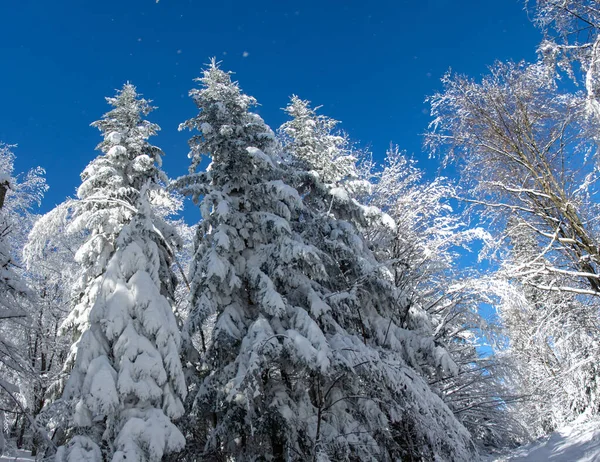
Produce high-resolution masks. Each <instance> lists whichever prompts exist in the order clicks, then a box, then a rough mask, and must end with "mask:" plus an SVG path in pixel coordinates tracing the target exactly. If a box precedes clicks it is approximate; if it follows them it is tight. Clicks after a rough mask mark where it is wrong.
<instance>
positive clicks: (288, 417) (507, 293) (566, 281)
mask: <svg viewBox="0 0 600 462" xmlns="http://www.w3.org/2000/svg"><path fill="white" fill-rule="evenodd" d="M531 12H532V13H533V14H535V21H536V22H537V23H538V25H539V26H540V27H541V28H542V30H543V31H544V34H545V39H544V41H543V42H542V44H541V45H540V48H539V60H538V61H537V62H535V63H510V62H509V63H497V64H495V65H493V66H492V67H491V68H490V70H489V73H488V74H486V75H485V76H484V77H483V78H482V79H480V80H474V79H471V78H469V77H466V76H460V75H454V74H448V75H447V76H445V78H444V80H443V83H444V89H443V90H442V91H441V92H440V93H438V94H436V95H434V96H432V97H431V98H430V104H431V108H432V116H433V122H432V124H431V126H430V129H429V131H428V133H427V134H426V137H425V145H426V146H427V147H428V149H429V150H430V152H432V153H433V154H435V155H438V156H439V157H440V158H441V159H442V160H443V161H444V162H445V163H450V162H452V163H454V164H455V165H456V166H457V167H458V171H459V178H457V179H456V181H454V180H449V179H447V178H443V177H438V178H436V179H434V180H431V181H429V180H426V179H425V177H424V175H423V172H422V171H421V170H419V168H418V167H417V166H416V164H415V162H414V161H413V160H412V159H411V158H409V157H407V156H406V155H405V154H404V153H403V152H402V151H401V150H400V149H399V148H398V147H395V146H393V147H391V148H390V150H389V151H388V152H387V154H386V156H385V160H384V162H382V163H381V164H379V163H377V162H374V161H373V160H372V158H371V157H370V156H369V155H367V154H366V153H364V152H363V151H361V150H359V149H358V148H356V146H355V145H354V144H353V143H351V142H350V141H349V139H348V137H347V135H345V134H344V133H342V132H340V131H339V130H338V129H337V121H335V120H332V119H330V118H328V117H326V116H324V115H321V114H319V113H317V111H316V109H315V108H314V107H312V106H311V105H310V103H309V102H308V101H304V100H302V99H300V98H299V97H296V96H294V97H292V98H291V100H290V102H289V104H288V106H287V107H286V109H285V111H286V113H287V115H288V116H289V120H288V121H287V122H286V123H284V124H283V125H282V126H281V127H280V128H279V129H278V130H277V131H276V132H273V131H272V130H271V129H270V128H269V127H268V126H267V125H266V124H265V122H264V121H263V120H262V119H261V118H260V117H259V116H258V115H257V114H255V113H253V112H252V108H253V107H254V106H256V105H257V101H256V100H255V99H254V98H253V97H251V96H248V95H246V94H244V93H243V92H242V90H241V89H240V87H239V85H238V84H237V83H236V82H233V81H232V80H231V75H230V74H229V73H227V72H225V71H223V70H222V69H221V68H220V66H219V64H218V63H217V62H215V61H214V60H213V61H212V63H211V64H210V65H209V66H208V67H207V68H206V69H205V70H204V72H203V75H202V77H201V78H200V79H199V82H200V84H199V88H197V89H193V90H192V91H191V92H190V97H191V99H192V101H193V102H194V104H195V105H196V107H197V109H198V114H197V116H196V117H194V118H192V119H190V120H188V121H185V122H184V123H182V124H181V126H180V129H185V130H189V131H190V132H191V134H192V137H191V138H190V140H189V146H190V152H189V156H188V157H189V159H190V166H189V173H188V174H187V175H185V176H183V177H181V178H178V179H175V180H171V179H169V178H168V177H167V175H166V174H165V173H164V172H163V171H162V169H161V159H162V156H163V155H164V153H163V151H162V150H161V149H160V148H159V147H157V146H154V145H153V144H151V143H150V141H149V140H150V138H151V137H153V136H155V135H157V133H158V131H159V129H160V128H159V127H158V126H157V125H156V124H154V123H152V122H150V121H149V120H147V117H148V115H149V113H150V112H151V111H152V110H153V107H152V106H151V104H150V102H149V101H148V100H146V99H144V98H142V97H141V96H140V95H139V94H138V93H137V91H136V88H135V87H134V86H133V85H131V84H126V85H124V86H123V88H122V89H121V90H119V91H118V92H117V94H116V95H115V96H114V97H111V98H107V101H108V103H109V105H110V106H111V109H110V110H109V112H107V113H106V114H104V116H103V117H102V118H101V119H100V120H98V121H97V122H94V123H93V124H92V125H93V126H95V127H96V128H98V129H99V131H100V133H101V135H102V141H101V143H100V144H99V145H98V146H97V150H98V152H99V154H98V156H97V157H96V158H95V159H94V160H92V162H90V164H89V165H88V166H87V167H86V168H85V170H84V171H83V172H82V174H81V181H82V182H81V185H80V186H79V188H78V190H77V197H76V198H73V199H67V200H65V202H63V203H62V204H60V205H58V206H57V207H56V208H55V209H54V210H52V211H51V212H49V213H48V214H46V215H44V216H37V215H35V213H34V208H33V207H34V205H35V204H36V203H39V202H40V201H41V200H42V196H43V192H44V191H45V188H46V185H45V182H44V180H43V170H41V169H35V170H33V171H32V172H29V173H28V174H27V175H24V176H23V175H20V176H19V175H16V174H15V173H14V172H13V162H14V154H13V150H14V149H13V148H12V147H11V146H6V145H4V146H3V147H2V148H1V149H0V199H1V200H0V318H1V321H0V334H1V336H0V389H1V391H0V421H1V422H2V423H3V428H4V430H5V431H4V432H2V439H1V441H0V442H1V443H2V447H3V448H5V449H7V450H10V448H11V447H12V446H13V445H16V446H18V447H23V448H26V449H30V450H32V451H33V453H34V454H38V455H40V457H43V458H46V459H48V460H56V461H71V462H75V461H77V462H79V461H98V462H99V461H106V460H111V461H131V460H136V461H159V460H175V459H176V460H189V461H194V460H215V461H219V460H223V461H224V460H240V461H244V460H304V459H305V460H314V461H327V460H378V461H385V460H390V461H394V460H414V461H421V460H424V461H429V460H447V461H460V460H472V459H473V457H476V455H477V454H478V453H479V452H480V451H485V450H489V449H491V448H500V447H503V446H507V445H516V444H520V443H522V442H524V441H526V440H527V439H528V438H530V437H532V436H537V435H539V434H543V433H545V432H548V431H551V430H553V429H555V428H557V427H558V426H560V425H562V424H564V423H567V422H569V421H571V420H573V419H575V418H577V417H578V416H580V415H581V414H589V415H593V414H596V413H598V390H599V388H598V382H599V380H600V379H599V378H598V375H597V372H596V368H597V366H596V362H597V361H596V360H597V358H598V349H599V348H600V347H599V343H598V337H599V335H598V322H599V319H598V301H597V300H598V295H600V275H598V264H600V250H599V249H600V239H599V235H598V223H597V222H598V218H597V217H598V216H599V213H598V212H599V210H598V201H597V198H596V193H597V180H598V171H599V170H598V158H597V137H598V133H599V131H598V128H600V127H599V121H600V119H599V116H600V109H598V108H600V102H599V101H598V99H597V93H598V92H599V91H600V90H598V88H597V87H598V83H597V82H598V70H599V69H598V59H599V58H598V56H599V55H598V51H597V49H598V43H599V40H598V38H597V32H598V24H600V22H599V20H600V17H599V16H598V15H599V14H600V13H599V12H600V5H597V3H596V2H592V1H581V2H568V1H567V2H564V1H560V2H558V1H550V0H539V1H538V2H537V3H536V4H535V5H531ZM169 155H171V154H169ZM204 158H208V160H209V165H208V166H207V167H206V168H203V165H204V163H203V162H202V161H203V159H204ZM185 197H189V198H191V199H192V201H193V203H194V204H196V205H197V206H198V207H199V208H200V212H201V216H202V219H201V221H200V222H199V223H197V224H194V225H193V226H189V224H186V223H185V222H184V221H183V220H182V219H181V218H180V216H181V212H182V207H183V203H184V201H183V199H184V198H185ZM454 203H458V204H459V207H458V209H457V210H453V209H452V207H451V206H450V204H454ZM477 226H479V227H477ZM472 246H477V247H481V246H482V250H481V252H480V253H479V258H480V259H486V260H487V261H488V263H489V270H487V271H485V272H484V271H479V270H477V269H476V268H466V267H465V265H464V263H462V259H463V255H464V253H465V252H466V251H469V248H470V247H472ZM483 305H491V306H493V307H494V308H495V309H496V310H497V313H498V320H499V323H496V322H495V320H494V319H490V316H489V315H488V316H482V315H481V314H480V311H481V307H482V306H483ZM484 344H487V345H489V346H491V347H492V348H493V349H494V354H493V355H490V354H486V355H484V354H482V350H481V347H482V346H483V345H484ZM5 437H7V438H5Z"/></svg>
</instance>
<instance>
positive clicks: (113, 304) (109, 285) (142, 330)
mask: <svg viewBox="0 0 600 462" xmlns="http://www.w3.org/2000/svg"><path fill="white" fill-rule="evenodd" d="M107 100H108V102H109V104H110V105H112V106H113V109H112V110H111V111H109V112H108V113H106V114H105V115H104V116H103V118H102V119H101V120H99V121H97V122H94V123H93V124H92V125H93V126H95V127H97V128H99V129H100V131H101V132H102V134H103V136H104V141H102V143H100V145H99V146H98V148H99V149H100V151H101V152H102V154H101V155H100V156H99V157H97V158H96V159H95V160H93V161H92V162H91V163H90V164H89V165H88V166H87V167H86V169H85V170H84V172H83V174H82V180H83V183H82V185H81V186H80V187H79V189H78V200H77V201H74V202H73V203H71V204H70V207H71V208H72V210H73V222H72V223H71V225H70V227H71V230H72V231H73V232H76V231H78V230H84V231H85V232H86V235H87V239H86V242H85V243H84V244H83V245H82V246H81V248H80V249H79V250H78V252H77V254H76V259H77V261H78V262H79V264H80V265H81V277H80V279H79V281H78V283H77V285H76V290H75V294H74V295H75V297H76V299H77V305H76V306H75V308H74V309H73V311H72V313H71V315H70V316H69V318H68V319H67V321H66V323H65V325H66V326H72V327H73V328H74V330H75V332H76V333H81V335H80V337H79V338H78V339H77V341H76V343H75V344H74V346H73V348H72V358H73V360H72V370H71V372H70V377H69V379H68V382H67V384H66V386H65V391H64V393H63V400H65V401H67V402H69V403H72V405H73V407H74V409H73V411H74V412H73V414H72V419H71V420H70V422H69V428H68V430H67V435H66V437H67V438H68V441H67V442H65V444H64V445H63V446H61V447H60V448H59V450H58V452H57V454H56V458H57V460H59V461H71V462H75V461H77V462H80V461H84V460H86V461H94V462H96V461H98V462H99V461H105V460H112V461H114V462H117V461H130V460H135V461H140V462H141V461H160V460H161V459H162V458H163V456H164V455H166V454H168V453H172V452H176V451H178V450H180V449H181V448H183V446H184V444H185V440H184V438H183V435H182V434H181V432H180V431H179V430H178V429H177V427H176V426H175V425H174V424H173V423H172V420H173V419H177V418H179V417H181V415H182V413H183V406H182V403H181V399H182V398H184V397H185V395H186V387H185V381H184V379H183V372H182V367H181V363H180V359H179V344H180V334H179V331H178V328H177V324H176V321H175V317H174V315H173V311H172V302H173V293H174V281H175V276H174V275H173V274H172V272H171V268H170V266H171V261H172V258H173V250H172V249H173V246H174V245H176V244H177V239H176V236H175V235H174V233H173V229H172V227H170V226H168V225H167V224H166V222H165V221H164V220H163V219H162V218H160V216H159V215H158V214H157V213H155V207H156V206H157V204H158V205H162V204H163V202H164V200H165V199H166V198H168V196H167V195H166V193H165V192H164V189H163V184H164V182H165V181H166V178H165V175H164V174H163V173H162V171H161V170H160V163H161V155H162V151H161V150H160V149H159V148H157V147H155V146H152V145H150V144H149V143H148V141H147V139H148V138H149V137H150V136H152V135H154V134H155V133H156V132H157V131H158V129H159V127H158V126H157V125H155V124H153V123H150V122H148V121H146V120H144V119H143V117H144V116H146V115H147V114H148V113H149V112H150V111H151V110H152V107H151V106H150V105H149V102H148V101H146V100H145V99H142V98H140V97H139V96H138V94H137V93H136V90H135V87H134V86H133V85H130V84H126V85H125V86H124V87H123V89H122V90H120V91H119V92H118V93H117V95H116V96H115V97H114V98H107Z"/></svg>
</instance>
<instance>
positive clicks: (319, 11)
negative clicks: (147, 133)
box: [0, 0, 540, 211]
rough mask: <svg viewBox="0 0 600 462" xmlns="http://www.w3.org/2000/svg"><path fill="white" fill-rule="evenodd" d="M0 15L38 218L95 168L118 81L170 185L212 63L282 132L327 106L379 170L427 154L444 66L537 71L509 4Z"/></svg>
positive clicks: (1, 53) (110, 6)
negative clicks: (42, 187) (307, 111)
mask: <svg viewBox="0 0 600 462" xmlns="http://www.w3.org/2000/svg"><path fill="white" fill-rule="evenodd" d="M1 3H2V4H1V5H0V17H1V18H2V19H3V21H2V27H0V62H1V63H2V71H1V72H0V140H2V141H4V142H6V143H9V144H18V148H17V149H16V150H15V154H16V155H17V168H18V169H20V170H24V169H26V168H29V167H32V166H35V165H41V166H42V167H44V168H45V169H46V170H47V180H48V183H49V185H50V190H49V192H48V194H47V196H46V200H45V201H44V204H43V207H42V210H43V211H46V210H49V209H50V208H51V207H53V206H54V205H55V204H57V203H59V202H61V201H62V200H63V199H64V198H65V197H66V196H68V195H71V196H72V195H74V193H75V189H76V187H77V186H78V184H79V174H80V172H81V171H82V170H83V168H84V167H85V165H87V163H88V162H89V161H90V160H91V159H92V158H93V157H94V156H96V155H97V152H96V151H94V148H95V146H96V144H97V143H98V142H99V141H100V137H99V133H98V131H97V130H96V129H94V128H92V127H90V126H89V124H90V123H91V122H93V121H94V120H96V119H98V118H100V117H101V115H102V114H103V113H104V112H106V111H107V109H108V106H107V105H106V103H105V101H104V97H105V96H112V95H113V94H114V91H115V89H116V88H120V87H121V86H122V84H123V83H124V82H125V81H128V80H129V81H131V82H132V83H134V84H135V85H136V86H137V87H138V90H139V91H140V92H141V93H143V94H144V96H145V97H147V98H150V99H152V100H154V104H155V105H156V106H158V107H159V109H158V110H157V111H156V112H154V113H153V114H152V115H151V117H150V119H151V120H152V121H154V122H157V123H158V124H159V125H160V126H161V127H162V132H161V133H160V135H159V136H158V137H156V138H154V139H153V140H152V141H153V142H154V144H157V145H158V146H160V147H161V148H163V150H164V151H165V153H166V157H165V164H164V167H165V170H166V171H167V173H168V174H169V175H170V176H172V177H175V176H178V175H180V174H182V173H184V172H185V171H186V169H187V166H188V159H187V139H188V138H189V136H190V134H189V133H188V132H181V133H180V132H178V131H177V126H178V124H179V123H180V122H182V121H184V120H185V119H187V118H189V117H191V116H193V115H194V114H195V112H196V111H195V107H194V105H193V103H192V101H191V100H190V99H189V98H188V97H187V93H188V91H189V89H190V88H192V87H193V86H194V85H195V84H194V82H192V80H193V79H194V78H195V77H197V76H199V74H200V70H201V68H202V66H203V64H204V63H206V62H208V60H209V58H210V57H212V56H216V57H217V58H218V59H220V60H222V61H223V65H222V66H223V68H224V69H227V70H232V71H234V72H235V73H236V75H235V78H236V79H237V80H239V82H240V84H241V87H242V88H243V89H244V90H245V91H246V92H247V93H249V94H251V95H253V96H255V97H256V98H257V99H258V101H259V102H260V103H261V106H260V107H259V108H258V110H257V112H259V113H260V114H261V116H262V117H263V118H264V119H265V120H266V122H267V123H268V124H269V125H271V127H272V128H274V129H275V128H277V127H278V126H279V125H280V124H281V123H282V122H283V121H284V120H285V115H284V114H283V112H282V111H281V110H280V108H282V107H284V106H285V105H286V103H287V100H288V97H289V96H290V95H291V94H298V95H299V96H300V97H302V98H304V99H309V100H311V101H313V103H315V104H318V105H322V106H323V108H322V110H321V111H322V113H323V114H326V115H329V116H331V117H334V118H336V119H338V120H341V121H342V122H343V123H342V125H341V127H342V128H343V129H344V130H346V131H347V132H348V133H349V134H350V136H351V138H352V139H353V140H356V141H360V143H361V145H362V146H365V147H369V148H370V149H371V150H372V151H373V152H374V154H375V156H376V157H377V158H381V157H382V155H383V153H384V151H385V149H386V148H387V146H389V143H390V142H391V141H393V142H395V143H397V144H399V145H400V146H401V147H402V148H403V149H406V150H407V151H408V152H409V153H414V155H415V157H417V158H418V159H419V160H420V165H421V166H422V167H423V168H426V169H427V170H428V171H429V172H431V173H432V174H433V172H435V170H436V168H437V167H436V166H437V162H436V161H434V160H428V159H427V155H426V154H424V153H422V152H421V137H420V133H422V132H423V131H424V130H425V129H426V126H427V123H428V122H429V120H430V119H429V116H428V113H427V106H426V104H425V103H424V99H425V97H426V96H427V95H430V94H432V93H433V92H434V91H435V90H436V89H439V88H440V83H439V79H440V77H441V76H442V75H443V74H444V72H445V71H446V70H447V69H448V68H449V67H452V69H454V70H455V71H457V72H461V73H466V74H469V75H472V76H478V75H481V74H482V73H484V72H485V69H486V66H487V65H489V64H491V63H492V62H493V61H494V60H495V59H500V60H506V59H514V60H520V59H527V60H532V59H533V58H534V56H535V55H534V53H535V46H536V45H537V43H538V42H539V40H540V34H539V32H538V31H537V30H536V29H535V28H534V26H533V25H532V24H531V23H530V22H529V20H528V18H527V15H526V13H525V11H523V2H522V1H517V0H501V1H496V2H491V1H487V0H421V1H414V0H413V1H402V0H384V1H381V0H380V1H370V2H366V1H342V0H320V1H313V0H306V1H302V2H296V1H286V0H279V1H275V0H268V1H267V0H255V1H253V2H247V1H233V0H221V1H217V2H207V1H200V0H160V2H159V3H156V2H155V0H102V1H91V0H54V1H49V0H19V1H12V2H9V1H3V2H1Z"/></svg>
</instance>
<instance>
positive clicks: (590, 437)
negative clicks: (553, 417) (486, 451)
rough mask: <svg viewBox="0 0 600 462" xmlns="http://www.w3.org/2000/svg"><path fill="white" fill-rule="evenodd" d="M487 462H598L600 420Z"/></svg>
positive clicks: (589, 422) (599, 460)
mask: <svg viewBox="0 0 600 462" xmlns="http://www.w3.org/2000/svg"><path fill="white" fill-rule="evenodd" d="M488 461H489V462H493V461H495V462H508V461H510V462H546V461H551V462H600V420H592V421H588V422H584V423H574V424H573V425H571V426H568V427H565V428H562V429H561V430H559V431H557V432H554V433H552V434H550V435H548V436H545V437H544V438H541V439H540V440H538V441H536V442H534V443H532V444H530V445H528V446H523V447H521V448H518V449H516V450H514V451H513V452H512V453H510V454H507V455H504V456H502V457H498V456H496V457H491V458H490V459H488Z"/></svg>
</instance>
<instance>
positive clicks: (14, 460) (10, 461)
mask: <svg viewBox="0 0 600 462" xmlns="http://www.w3.org/2000/svg"><path fill="white" fill-rule="evenodd" d="M33 460H35V459H34V458H33V457H31V456H30V455H29V452H24V451H17V453H16V454H15V455H13V456H1V457H0V462H31V461H33Z"/></svg>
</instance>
